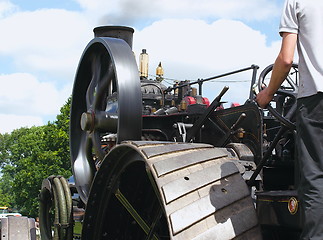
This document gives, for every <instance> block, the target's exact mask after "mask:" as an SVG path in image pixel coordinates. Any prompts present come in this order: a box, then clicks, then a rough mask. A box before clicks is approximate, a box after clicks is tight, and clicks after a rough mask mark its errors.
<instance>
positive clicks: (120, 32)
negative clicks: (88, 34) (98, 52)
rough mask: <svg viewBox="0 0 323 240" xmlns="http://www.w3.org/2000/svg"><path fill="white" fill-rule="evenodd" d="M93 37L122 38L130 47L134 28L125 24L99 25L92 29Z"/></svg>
mask: <svg viewBox="0 0 323 240" xmlns="http://www.w3.org/2000/svg"><path fill="white" fill-rule="evenodd" d="M93 32H94V37H112V38H120V39H123V40H124V41H125V42H126V43H128V45H129V46H130V48H131V49H132V40H133V33H134V29H133V28H131V27H125V26H101V27H96V28H94V29H93Z"/></svg>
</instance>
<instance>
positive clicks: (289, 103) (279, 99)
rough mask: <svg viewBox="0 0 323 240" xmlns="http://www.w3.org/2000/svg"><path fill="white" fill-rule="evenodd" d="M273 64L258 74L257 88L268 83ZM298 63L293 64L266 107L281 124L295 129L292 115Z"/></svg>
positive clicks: (296, 89)
mask: <svg viewBox="0 0 323 240" xmlns="http://www.w3.org/2000/svg"><path fill="white" fill-rule="evenodd" d="M272 70H273V65H269V66H268V67H266V68H265V69H264V70H263V71H262V72H261V74H260V76H259V81H258V89H259V91H261V90H263V89H264V88H265V87H266V86H267V85H268V83H269V80H270V77H271V72H272ZM298 81H299V77H298V65H297V64H293V65H292V68H291V70H290V72H289V74H288V75H287V77H286V79H285V81H284V82H283V84H282V85H281V87H280V88H279V89H278V90H277V92H276V94H275V96H274V99H273V101H272V102H271V104H270V105H269V106H268V107H267V109H268V111H269V112H270V113H271V114H272V115H273V116H274V117H275V118H276V119H277V120H279V121H280V122H281V123H282V124H283V125H285V126H287V127H288V128H290V129H295V124H294V121H293V117H294V115H295V113H296V107H297V105H296V98H297V93H298Z"/></svg>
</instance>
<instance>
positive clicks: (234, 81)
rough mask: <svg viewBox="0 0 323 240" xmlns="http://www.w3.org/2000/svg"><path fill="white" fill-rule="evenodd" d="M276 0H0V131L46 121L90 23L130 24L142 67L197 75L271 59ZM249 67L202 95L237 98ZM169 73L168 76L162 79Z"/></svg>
mask: <svg viewBox="0 0 323 240" xmlns="http://www.w3.org/2000/svg"><path fill="white" fill-rule="evenodd" d="M283 3H284V1H283V0H199V1H196V0H176V1H174V0H158V1H156V0H28V1H26V0H0V84H1V85H0V86H1V87H0V133H10V132H11V131H12V130H13V129H17V128H20V127H31V126H40V125H44V124H47V123H48V121H54V120H55V118H56V115H57V114H59V110H60V108H61V107H62V106H63V104H64V103H65V102H66V101H67V99H68V97H69V96H71V94H72V88H73V82H74V76H75V73H76V69H77V66H78V63H79V60H80V57H81V55H82V52H83V50H84V49H85V47H86V45H87V43H88V42H89V41H90V40H91V39H93V31H92V30H93V28H94V27H97V26H104V25H122V26H129V27H132V28H134V30H135V33H134V37H133V52H134V53H135V56H136V59H137V61H138V59H139V54H140V53H141V51H142V49H147V53H148V54H149V59H150V65H149V73H150V74H151V75H154V74H155V69H156V67H157V66H158V63H159V62H161V63H162V66H163V68H164V77H165V78H166V79H176V80H193V81H194V80H197V79H203V78H204V79H205V78H208V77H212V76H216V75H219V74H222V73H226V72H230V71H234V70H237V69H241V68H245V67H250V66H251V65H252V64H256V65H258V66H259V71H258V75H259V74H260V72H261V70H262V69H264V68H265V67H266V66H267V65H269V64H271V63H273V62H274V60H275V58H276V55H277V53H278V51H279V48H280V40H281V39H280V36H279V34H278V26H279V20H280V15H281V10H282V7H283ZM250 80H251V72H246V73H243V74H238V75H236V76H230V77H226V78H224V79H219V80H217V81H214V82H212V83H209V84H206V87H205V89H206V90H204V92H203V95H204V96H206V97H208V98H209V99H210V101H212V100H213V98H214V97H215V96H216V95H217V94H218V93H219V92H220V91H221V89H222V88H223V87H224V86H225V85H228V86H229V87H230V89H229V91H228V92H227V93H226V95H225V96H224V97H223V100H224V101H227V102H228V104H230V103H231V102H238V103H241V104H242V103H244V101H245V100H246V99H247V98H248V96H249V88H250ZM169 81H170V83H171V80H168V82H169Z"/></svg>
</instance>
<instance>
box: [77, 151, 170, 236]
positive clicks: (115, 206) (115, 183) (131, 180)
mask: <svg viewBox="0 0 323 240" xmlns="http://www.w3.org/2000/svg"><path fill="white" fill-rule="evenodd" d="M116 150H117V151H116ZM120 155H122V156H121V157H120ZM134 169H140V172H137V171H134ZM135 172H136V173H137V174H135V175H134V173H135ZM129 175H132V176H129ZM103 186H104V187H103ZM154 186H155V183H154V181H153V178H152V177H151V176H150V173H149V171H147V168H146V166H145V160H144V157H142V156H140V154H138V153H137V152H136V151H134V150H131V149H129V148H124V147H120V146H119V150H118V149H114V154H113V155H112V156H109V157H108V158H106V159H105V160H104V162H103V164H102V166H101V168H100V170H99V171H98V173H97V174H96V177H95V180H94V183H93V187H92V189H91V195H90V198H89V204H88V206H87V209H86V214H85V219H84V224H83V232H82V238H86V239H117V238H120V239H147V240H148V239H170V236H169V232H168V226H167V221H166V218H165V215H164V209H163V208H162V204H161V203H160V202H159V201H160V199H159V197H158V193H157V192H158V190H157V189H155V187H154ZM148 199H149V200H150V201H151V202H152V205H151V206H149V204H147V200H148ZM145 202H146V204H145ZM147 209H148V210H147ZM120 230H122V231H120ZM158 230H159V231H158ZM118 231H119V232H118ZM156 231H157V232H156ZM127 234H128V235H127Z"/></svg>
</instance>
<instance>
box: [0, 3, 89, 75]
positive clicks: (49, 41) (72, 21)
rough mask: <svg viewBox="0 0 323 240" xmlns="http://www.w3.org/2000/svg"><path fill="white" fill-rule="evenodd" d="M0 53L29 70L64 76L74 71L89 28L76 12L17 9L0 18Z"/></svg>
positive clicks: (82, 17) (18, 65)
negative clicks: (25, 10)
mask: <svg viewBox="0 0 323 240" xmlns="http://www.w3.org/2000/svg"><path fill="white" fill-rule="evenodd" d="M0 29H1V32H2V34H1V38H0V54H3V55H8V56H9V55H10V57H11V58H13V61H14V62H15V63H16V66H17V67H19V68H20V69H23V70H26V69H28V70H29V71H30V70H31V71H33V70H37V71H44V72H47V71H48V72H51V73H52V74H54V75H59V76H62V75H64V74H65V75H66V74H70V73H71V72H74V71H75V69H76V66H77V64H76V63H77V62H78V59H79V57H80V55H81V53H82V51H83V48H84V45H85V44H86V43H87V41H88V40H89V39H90V38H92V36H93V34H92V32H91V30H92V27H91V26H90V24H89V22H88V21H87V20H86V19H85V18H84V16H82V14H80V13H77V12H71V11H66V10H58V9H42V10H37V11H34V12H17V13H15V14H13V15H11V16H9V17H7V18H5V19H2V20H0Z"/></svg>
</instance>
